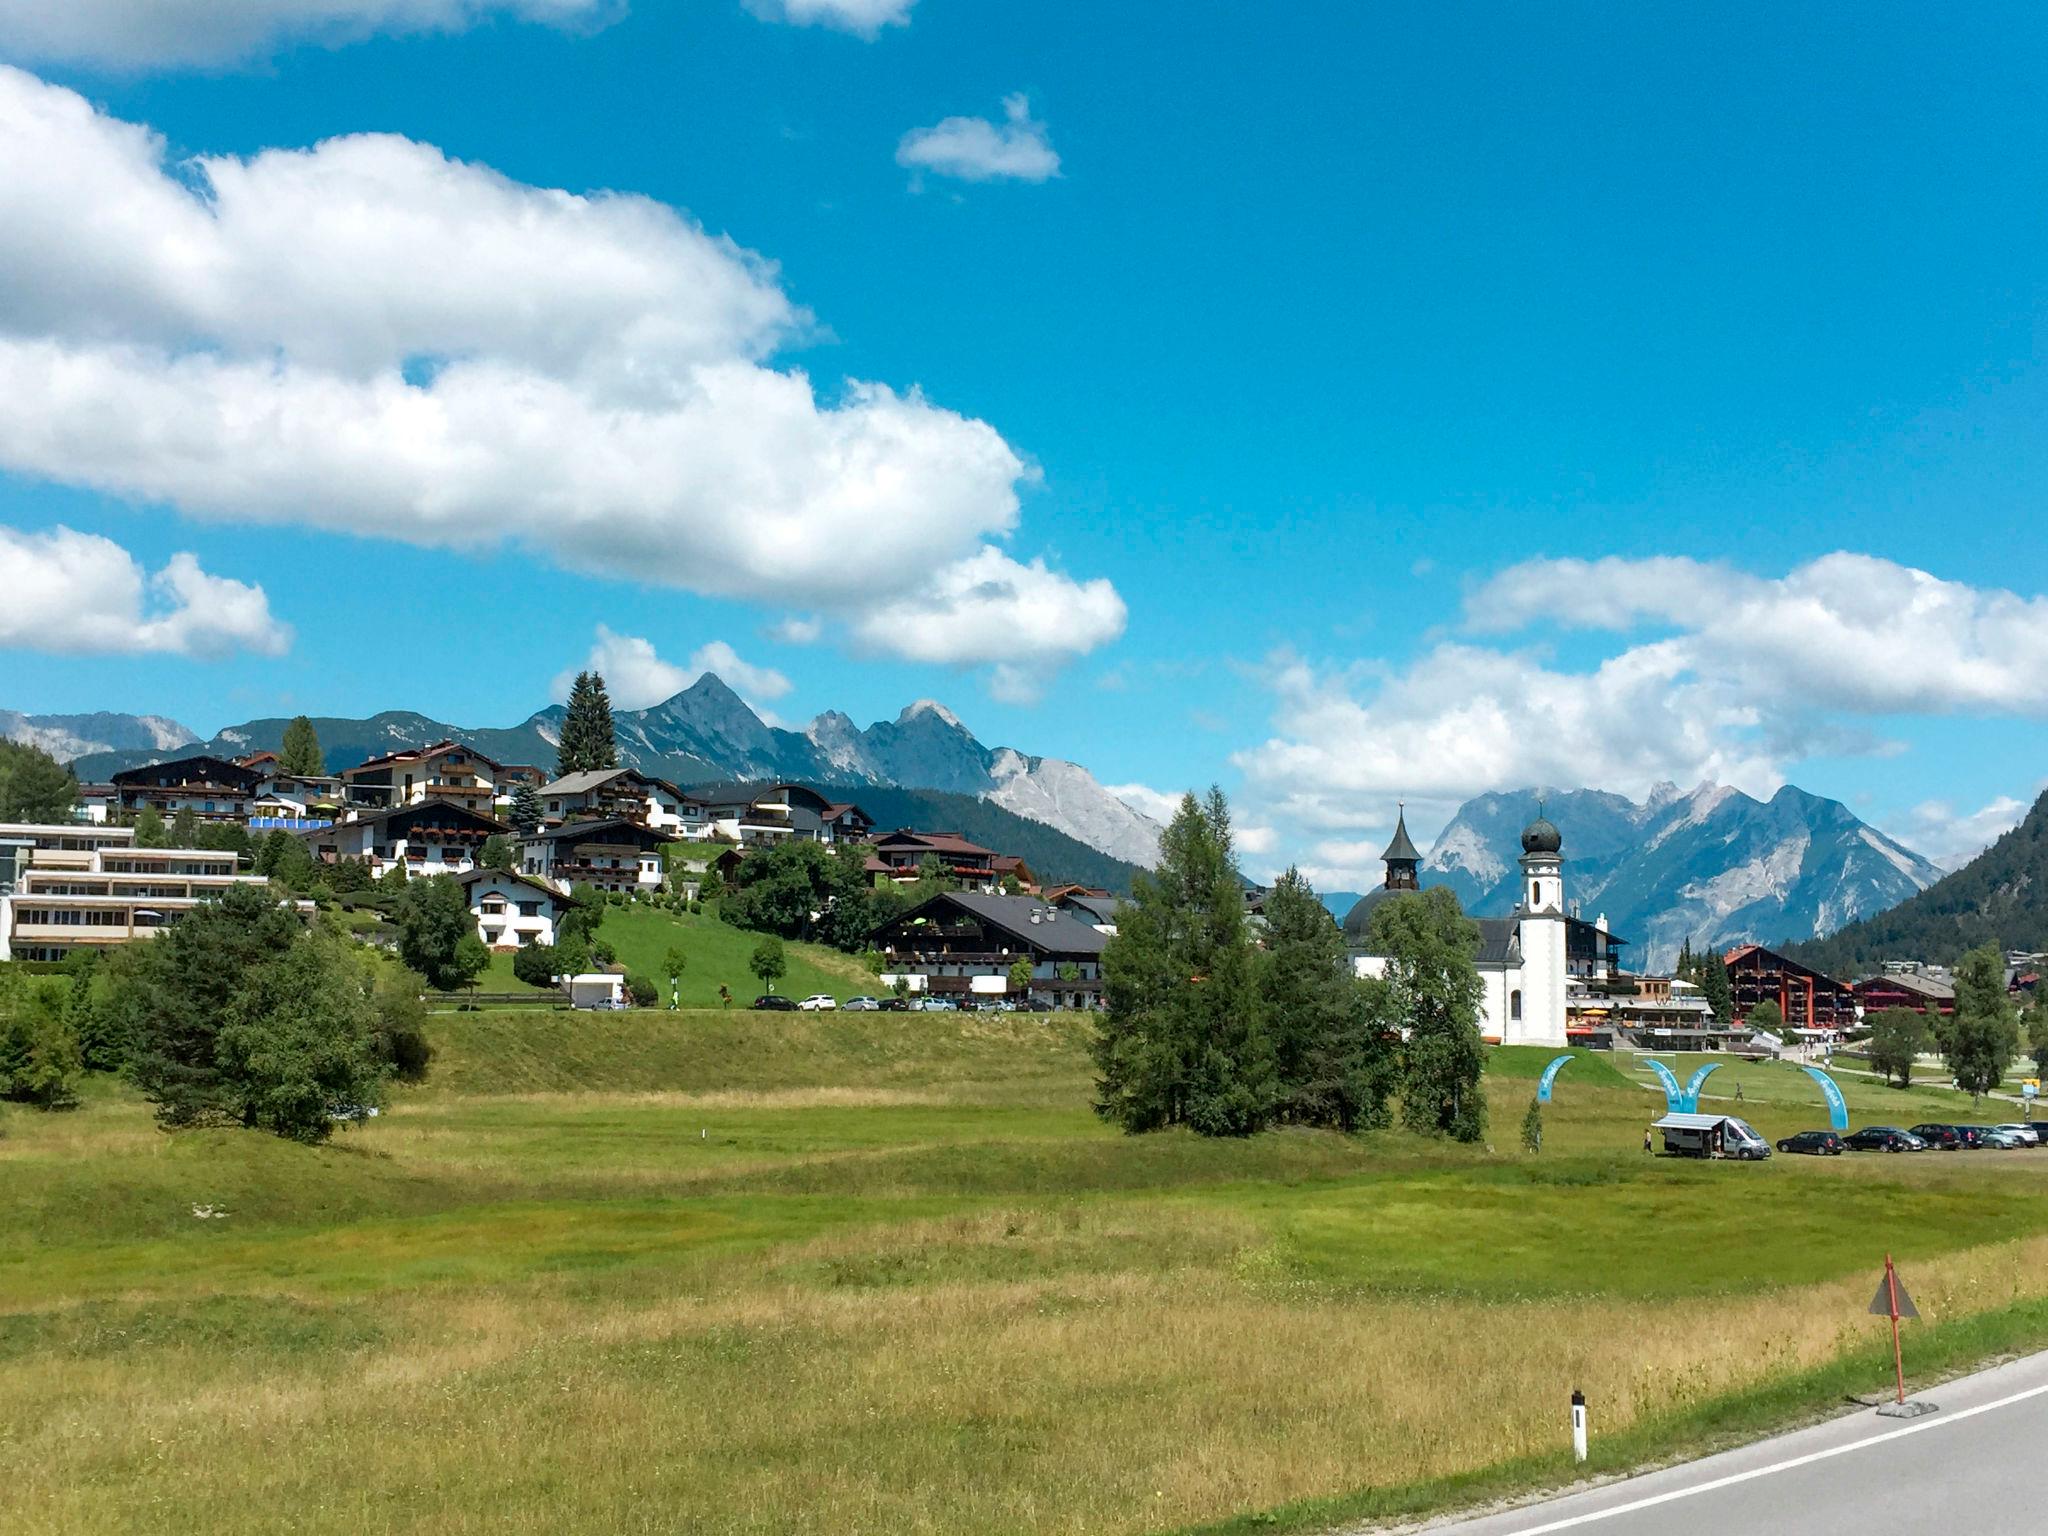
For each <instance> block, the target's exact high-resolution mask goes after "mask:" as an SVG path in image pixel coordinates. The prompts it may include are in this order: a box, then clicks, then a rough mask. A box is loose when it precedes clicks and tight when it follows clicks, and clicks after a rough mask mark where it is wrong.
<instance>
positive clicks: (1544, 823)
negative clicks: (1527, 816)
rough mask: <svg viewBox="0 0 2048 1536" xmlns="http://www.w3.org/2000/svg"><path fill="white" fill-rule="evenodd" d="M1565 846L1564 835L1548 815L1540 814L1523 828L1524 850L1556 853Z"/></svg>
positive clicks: (1525, 851) (1526, 851) (1527, 851)
mask: <svg viewBox="0 0 2048 1536" xmlns="http://www.w3.org/2000/svg"><path fill="white" fill-rule="evenodd" d="M1563 847H1564V837H1563V835H1562V834H1561V833H1559V831H1558V830H1557V828H1556V827H1555V826H1553V825H1552V824H1551V822H1550V819H1549V818H1548V817H1546V816H1542V815H1539V816H1537V818H1536V819H1535V820H1534V821H1532V822H1530V823H1529V825H1528V826H1526V827H1524V828H1523V829H1522V852H1524V853H1556V852H1558V851H1559V850H1560V849H1562V848H1563Z"/></svg>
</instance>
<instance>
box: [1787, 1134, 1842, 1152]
mask: <svg viewBox="0 0 2048 1536" xmlns="http://www.w3.org/2000/svg"><path fill="white" fill-rule="evenodd" d="M1778 1150H1779V1151H1780V1152H1806V1153H1810V1154H1811V1155H1812V1156H1814V1157H1840V1156H1841V1155H1842V1153H1843V1152H1844V1151H1845V1150H1846V1149H1845V1148H1844V1147H1843V1145H1842V1138H1841V1137H1839V1136H1837V1135H1836V1134H1835V1133H1834V1132H1833V1131H1801V1132H1800V1133H1799V1134H1798V1135H1796V1136H1787V1137H1786V1138H1785V1139H1784V1140H1783V1141H1781V1142H1779V1143H1778Z"/></svg>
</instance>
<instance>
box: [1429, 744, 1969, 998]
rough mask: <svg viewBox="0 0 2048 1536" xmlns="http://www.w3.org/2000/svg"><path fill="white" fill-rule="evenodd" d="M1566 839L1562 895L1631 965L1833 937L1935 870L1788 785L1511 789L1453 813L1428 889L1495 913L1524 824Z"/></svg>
mask: <svg viewBox="0 0 2048 1536" xmlns="http://www.w3.org/2000/svg"><path fill="white" fill-rule="evenodd" d="M1539 806H1540V807H1541V811H1542V814H1544V815H1547V816H1548V817H1549V818H1550V819H1551V821H1553V822H1555V823H1556V825H1557V827H1558V829H1559V831H1560V832H1562V833H1563V834H1564V855H1565V860H1566V863H1565V894H1566V897H1567V898H1568V899H1569V900H1571V901H1573V902H1575V903H1577V904H1578V907H1579V913H1580V916H1582V917H1585V918H1588V919H1591V918H1593V917H1595V916H1596V915H1599V914H1604V915H1605V916H1606V918H1607V922H1608V926H1609V927H1610V928H1612V929H1613V930H1614V931H1615V932H1616V933H1618V934H1620V935H1621V936H1622V937H1624V938H1626V939H1628V940H1629V941H1630V944H1631V947H1630V948H1629V950H1628V951H1627V961H1628V964H1629V965H1630V968H1631V969H1659V968H1663V969H1668V968H1669V967H1670V965H1671V964H1672V962H1673V961H1674V960H1675V959H1676V958H1677V955H1678V951H1679V948H1680V946H1681V945H1682V944H1684V942H1685V941H1686V940H1687V939H1690V940H1691V941H1692V943H1693V945H1694V947H1695V948H1704V947H1707V946H1714V947H1719V948H1726V947H1727V946H1729V945H1732V944H1737V943H1741V942H1745V941H1757V942H1761V943H1767V944H1774V945H1775V944H1778V943H1782V942H1783V941H1785V940H1787V939H1810V938H1815V937H1818V936H1821V935H1825V934H1829V933H1833V932H1834V931H1835V930H1836V929H1838V928H1840V927H1841V926H1842V925H1844V924H1845V923H1850V922H1854V921H1855V920H1856V919H1858V918H1861V917H1865V916H1867V915H1869V914H1871V913H1876V912H1882V911H1884V910H1885V909H1886V908H1889V907H1893V906H1896V905H1898V903H1900V902H1902V901H1905V900H1906V899H1907V898H1909V897H1912V896H1914V895H1916V894H1918V893H1919V892H1920V891H1923V890H1925V889H1926V888H1927V887H1928V886H1931V885H1933V884H1934V883H1935V882H1936V881H1937V880H1939V879H1940V878H1941V875H1942V872H1941V870H1940V869H1939V868H1938V867H1936V866H1935V865H1934V864H1933V863H1932V862H1930V861H1929V860H1927V859H1925V858H1923V857H1921V856H1920V855H1919V854H1917V853H1915V852H1913V851H1912V850H1911V849H1910V848H1907V847H1905V846H1903V845H1902V844H1900V843H1898V842H1895V841H1894V840H1893V839H1891V838H1889V837H1886V836H1885V835H1884V834H1883V833H1881V832H1879V831H1877V830H1876V829H1875V828H1873V827H1871V826H1868V825H1867V824H1865V823H1864V822H1863V821H1861V820H1860V819H1858V817H1857V816H1856V815H1855V814H1854V813H1853V812H1852V811H1850V810H1849V808H1848V807H1847V806H1845V805H1843V804H1842V803H1841V802H1840V801H1838V800H1828V799H1824V798H1822V797H1821V796H1819V795H1813V794H1808V793H1807V792H1806V791H1805V790H1803V789H1799V788H1796V787H1794V786H1792V785H1789V784H1788V785H1786V786H1785V787H1784V788H1782V789H1780V790H1779V791H1778V792H1777V793H1776V794H1775V795H1773V796H1772V797H1771V798H1770V799H1769V800H1757V799H1754V798H1753V797H1751V796H1749V795H1746V794H1744V793H1742V791H1740V790H1737V789H1733V788H1730V787H1729V786H1727V785H1724V784H1702V785H1701V786H1700V787H1699V788H1697V789H1695V790H1692V791H1691V792H1690V793H1687V792H1683V791H1681V790H1679V789H1678V788H1677V787H1676V786H1675V785H1671V784H1660V785H1658V786H1657V787H1656V788H1655V789H1654V790H1652V791H1651V793H1650V795H1649V797H1648V798H1647V799H1645V800H1642V801H1634V800H1630V799H1629V798H1628V797H1626V796H1625V795H1617V794H1609V793H1606V792H1604V791H1601V790H1592V789H1578V790H1570V791H1565V792H1558V791H1539V790H1535V789H1524V790H1515V791H1511V792H1507V793H1502V794H1490V795H1481V796H1479V797H1478V798H1477V799H1474V800H1468V801H1467V802H1465V804H1464V805H1462V806H1461V807H1459V809H1458V813H1457V815H1456V816H1454V817H1452V818H1451V820H1450V822H1449V824H1447V825H1446V826H1445V827H1444V829H1443V831H1442V832H1441V833H1439V834H1438V836H1437V838H1436V841H1435V843H1434V844H1433V845H1432V846H1431V848H1430V851H1429V854H1428V856H1427V857H1426V858H1425V859H1424V860H1423V869H1424V871H1425V875H1424V879H1425V881H1426V882H1427V883H1433V884H1442V885H1447V886H1449V887H1450V888H1451V889H1452V890H1453V891H1455V892H1456V893H1457V895H1458V899H1459V901H1460V902H1462V903H1463V904H1464V907H1465V910H1466V911H1468V912H1471V913H1473V914H1475V915H1478V916H1483V917H1498V916H1504V915H1505V914H1507V913H1509V912H1511V911H1513V910H1514V906H1515V903H1516V900H1517V899H1518V897H1519V894H1520V889H1521V883H1520V869H1519V866H1518V865H1517V863H1516V860H1517V859H1518V858H1520V856H1521V833H1522V829H1523V828H1524V827H1525V826H1527V825H1528V824H1529V822H1530V821H1531V820H1533V819H1534V818H1535V817H1536V815H1537V814H1538V809H1539Z"/></svg>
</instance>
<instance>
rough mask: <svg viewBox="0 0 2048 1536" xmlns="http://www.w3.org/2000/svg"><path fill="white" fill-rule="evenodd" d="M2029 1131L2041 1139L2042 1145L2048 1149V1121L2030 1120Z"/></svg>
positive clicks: (2028, 1123)
mask: <svg viewBox="0 0 2048 1536" xmlns="http://www.w3.org/2000/svg"><path fill="white" fill-rule="evenodd" d="M2027 1129H2028V1130H2030V1131H2032V1132H2033V1133H2034V1134H2035V1135H2036V1136H2038V1137H2040V1138H2041V1145H2042V1146H2044V1147H2048V1120H2029V1121H2028V1122H2027Z"/></svg>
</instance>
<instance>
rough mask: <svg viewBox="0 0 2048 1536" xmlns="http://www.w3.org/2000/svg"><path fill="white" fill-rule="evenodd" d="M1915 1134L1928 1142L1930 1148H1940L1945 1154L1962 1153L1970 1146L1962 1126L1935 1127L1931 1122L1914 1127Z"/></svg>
mask: <svg viewBox="0 0 2048 1536" xmlns="http://www.w3.org/2000/svg"><path fill="white" fill-rule="evenodd" d="M1913 1134H1914V1135H1915V1136H1918V1137H1919V1138H1920V1139H1921V1140H1922V1141H1924V1142H1926V1143H1927V1145H1929V1146H1930V1147H1939V1148H1940V1149H1941V1150H1942V1151H1944V1152H1960V1151H1961V1150H1962V1149H1963V1148H1964V1147H1965V1146H1967V1145H1968V1143H1967V1142H1965V1141H1964V1140H1963V1132H1962V1128H1961V1127H1960V1126H1954V1125H1935V1124H1933V1123H1932V1122H1929V1123H1928V1124H1926V1125H1916V1126H1914V1127H1913Z"/></svg>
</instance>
